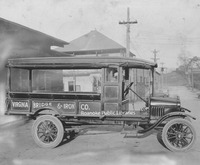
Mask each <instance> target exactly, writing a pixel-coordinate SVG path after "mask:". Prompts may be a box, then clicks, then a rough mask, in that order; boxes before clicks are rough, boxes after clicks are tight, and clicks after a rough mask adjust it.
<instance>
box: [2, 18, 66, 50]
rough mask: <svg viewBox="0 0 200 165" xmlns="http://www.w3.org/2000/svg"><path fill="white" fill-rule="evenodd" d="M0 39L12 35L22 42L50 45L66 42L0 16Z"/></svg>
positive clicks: (64, 43) (60, 44) (61, 44)
mask: <svg viewBox="0 0 200 165" xmlns="http://www.w3.org/2000/svg"><path fill="white" fill-rule="evenodd" d="M0 36H1V37H0V41H1V40H3V39H5V38H8V37H12V38H14V39H17V40H18V42H23V44H32V45H33V44H38V43H39V44H41V43H46V44H48V45H50V46H64V45H66V44H68V43H67V42H65V41H63V40H60V39H57V38H55V37H52V36H50V35H47V34H45V33H42V32H39V31H37V30H34V29H31V28H28V27H26V26H23V25H20V24H18V23H15V22H11V21H8V20H6V19H3V18H0Z"/></svg>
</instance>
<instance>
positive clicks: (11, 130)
mask: <svg viewBox="0 0 200 165" xmlns="http://www.w3.org/2000/svg"><path fill="white" fill-rule="evenodd" d="M169 92H170V94H171V95H175V94H177V95H179V96H180V97H181V101H182V105H183V106H184V107H186V108H188V109H190V110H192V113H191V114H192V115H193V116H195V117H196V118H197V120H196V121H193V122H192V123H193V125H194V127H195V129H196V131H197V141H196V143H195V146H194V147H193V148H192V149H191V150H190V151H189V152H186V153H173V152H170V151H169V150H167V149H166V148H164V147H163V146H162V145H161V144H160V143H159V142H158V140H157V138H156V134H152V135H150V136H148V137H146V138H129V137H128V138H125V137H124V136H125V135H124V134H121V132H120V131H121V128H122V127H121V126H101V127H97V126H90V127H88V128H87V129H83V130H82V131H81V132H80V133H79V134H78V136H76V137H75V138H74V139H73V140H71V141H65V142H63V144H62V145H60V146H59V147H57V148H55V149H42V148H39V147H38V146H37V145H36V144H35V143H34V141H33V139H32V137H31V133H30V129H31V126H32V121H29V122H27V123H25V124H21V125H20V124H18V125H12V126H8V127H4V128H0V164H1V165H7V164H9V165H10V164H13V165H35V164H41V165H47V164H48V165H55V164H56V165H57V164H61V165H64V164H70V165H71V164H73V165H74V164H75V165H76V164H84V165H90V164H91V165H94V164H95V165H96V164H97V165H98V164H99V165H100V164H101V165H102V164H106V165H110V164H115V165H122V164H123V165H124V164H125V165H132V164H137V165H155V164H159V165H165V164H166V165H188V164H190V165H193V164H195V165H196V164H199V162H200V140H199V139H200V131H199V130H200V111H199V107H200V99H198V98H197V95H196V93H195V91H191V90H189V89H187V88H186V87H169Z"/></svg>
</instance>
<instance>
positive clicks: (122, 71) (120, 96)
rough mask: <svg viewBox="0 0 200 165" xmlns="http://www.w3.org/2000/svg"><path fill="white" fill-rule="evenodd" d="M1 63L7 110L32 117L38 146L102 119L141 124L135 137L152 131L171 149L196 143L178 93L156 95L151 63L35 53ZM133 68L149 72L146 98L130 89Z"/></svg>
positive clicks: (51, 145) (47, 145) (53, 142)
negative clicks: (138, 102)
mask: <svg viewBox="0 0 200 165" xmlns="http://www.w3.org/2000/svg"><path fill="white" fill-rule="evenodd" d="M6 67H7V69H8V76H7V79H8V80H7V86H8V87H7V98H6V105H7V111H6V114H8V115H11V114H12V115H13V114H16V115H27V116H29V117H30V118H31V119H33V120H35V121H34V123H33V126H32V136H33V139H34V141H35V142H36V143H37V144H38V145H39V146H40V147H44V148H54V147H56V146H58V145H59V144H60V143H61V142H62V140H63V137H64V135H66V134H69V133H70V132H73V131H74V129H75V128H76V126H77V125H78V126H81V125H84V124H94V122H95V123H96V124H98V123H99V124H102V123H103V122H107V121H109V122H110V121H111V122H112V121H113V123H123V126H124V125H126V124H129V125H133V129H136V130H137V128H140V129H139V130H138V132H137V133H138V136H141V135H143V134H147V133H149V132H150V131H152V130H157V132H158V133H160V134H161V137H162V141H163V143H164V145H165V146H166V147H167V148H168V149H169V150H171V151H187V150H189V149H190V148H191V147H192V146H193V144H194V142H195V139H196V133H195V130H194V128H193V126H192V124H191V120H193V119H195V118H194V117H192V116H191V115H189V114H188V112H190V110H188V109H186V108H183V107H181V104H180V100H179V97H175V98H170V97H162V96H156V94H155V92H154V74H155V68H156V67H157V64H155V63H152V62H149V61H146V60H141V59H137V58H125V57H40V58H17V59H9V60H8V63H7V65H6ZM134 69H144V70H145V71H148V73H149V76H150V77H149V79H148V80H149V84H150V85H151V87H150V88H149V90H148V93H149V95H148V97H147V98H144V97H141V96H140V95H139V94H138V93H137V92H136V91H135V90H134V85H135V82H132V80H133V79H132V77H133V74H134V73H135V72H133V70H134ZM131 92H133V93H134V95H135V96H136V97H137V98H139V99H141V100H143V101H144V103H145V106H144V108H141V109H139V110H135V109H132V108H131V106H130V103H132V102H134V100H131V98H132V97H130V96H129V95H130V93H131ZM132 99H133V98H132ZM134 99H135V97H134Z"/></svg>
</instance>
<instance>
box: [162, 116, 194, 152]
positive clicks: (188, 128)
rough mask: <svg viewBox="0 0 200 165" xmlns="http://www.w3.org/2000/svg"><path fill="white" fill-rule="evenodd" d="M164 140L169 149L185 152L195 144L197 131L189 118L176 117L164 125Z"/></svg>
mask: <svg viewBox="0 0 200 165" xmlns="http://www.w3.org/2000/svg"><path fill="white" fill-rule="evenodd" d="M162 140H163V143H164V144H165V146H166V147H167V148H168V149H169V150H171V151H176V152H177V151H178V152H184V151H187V150H189V149H191V147H192V146H193V144H194V142H195V140H196V132H195V130H194V128H193V126H192V125H191V123H190V122H189V121H188V120H185V119H181V118H176V119H172V120H171V121H169V122H168V123H167V124H166V125H165V126H164V128H163V130H162Z"/></svg>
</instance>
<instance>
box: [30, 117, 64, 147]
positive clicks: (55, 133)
mask: <svg viewBox="0 0 200 165" xmlns="http://www.w3.org/2000/svg"><path fill="white" fill-rule="evenodd" d="M32 136H33V139H34V141H35V142H36V144H37V145H39V146H40V147H42V148H54V147H56V146H58V145H59V144H60V143H61V142H62V140H63V136H64V127H63V125H62V123H61V121H60V120H59V119H58V118H56V117H54V116H52V115H43V116H40V117H38V118H37V119H36V120H35V122H34V123H33V126H32Z"/></svg>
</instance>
